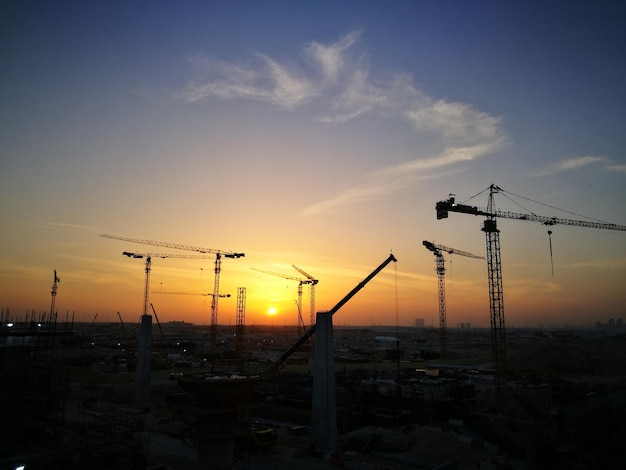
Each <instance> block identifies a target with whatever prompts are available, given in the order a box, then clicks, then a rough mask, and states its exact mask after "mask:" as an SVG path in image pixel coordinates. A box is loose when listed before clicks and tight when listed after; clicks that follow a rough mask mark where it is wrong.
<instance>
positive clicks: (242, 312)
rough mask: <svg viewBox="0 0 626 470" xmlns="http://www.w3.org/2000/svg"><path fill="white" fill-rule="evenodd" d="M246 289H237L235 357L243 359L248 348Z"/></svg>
mask: <svg viewBox="0 0 626 470" xmlns="http://www.w3.org/2000/svg"><path fill="white" fill-rule="evenodd" d="M245 337H246V288H245V287H238V288H237V325H236V326H235V357H236V358H237V359H243V353H244V349H245V346H246V340H245Z"/></svg>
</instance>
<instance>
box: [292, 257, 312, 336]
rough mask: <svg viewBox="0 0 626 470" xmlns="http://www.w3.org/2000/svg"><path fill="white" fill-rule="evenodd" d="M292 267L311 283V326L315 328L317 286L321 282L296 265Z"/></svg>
mask: <svg viewBox="0 0 626 470" xmlns="http://www.w3.org/2000/svg"><path fill="white" fill-rule="evenodd" d="M291 266H292V267H293V269H295V270H296V271H298V272H299V273H300V274H302V275H303V276H304V277H306V278H307V279H308V280H309V281H311V282H310V283H309V299H310V304H311V318H310V323H309V326H313V323H315V286H316V285H317V283H318V282H319V280H317V279H315V278H314V277H313V276H311V275H310V274H309V273H307V272H306V271H304V270H302V269H300V268H299V267H298V266H296V265H295V264H292V265H291Z"/></svg>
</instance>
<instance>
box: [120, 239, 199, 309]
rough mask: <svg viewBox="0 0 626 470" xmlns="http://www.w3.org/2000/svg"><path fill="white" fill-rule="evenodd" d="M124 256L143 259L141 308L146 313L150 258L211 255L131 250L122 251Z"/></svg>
mask: <svg viewBox="0 0 626 470" xmlns="http://www.w3.org/2000/svg"><path fill="white" fill-rule="evenodd" d="M122 254H123V255H124V256H128V257H129V258H136V259H145V260H146V263H145V273H146V278H145V282H144V290H143V310H142V312H143V313H142V314H143V315H147V314H148V303H149V302H148V300H149V297H150V271H152V258H162V259H166V258H178V259H203V258H211V256H206V255H179V254H176V253H137V252H133V251H124V252H122Z"/></svg>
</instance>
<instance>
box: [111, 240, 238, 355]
mask: <svg viewBox="0 0 626 470" xmlns="http://www.w3.org/2000/svg"><path fill="white" fill-rule="evenodd" d="M100 236H101V237H105V238H112V239H114V240H122V241H127V242H131V243H141V244H144V245H153V246H160V247H164V248H174V249H177V250H187V251H196V252H198V253H212V254H214V255H215V278H214V282H213V294H214V295H213V299H212V301H211V345H212V346H213V347H215V346H216V344H217V318H218V299H219V293H220V273H221V270H222V257H224V258H234V259H237V258H242V257H244V256H245V254H244V253H235V252H232V251H225V250H215V249H212V248H202V247H198V246H191V245H182V244H179V243H169V242H160V241H154V240H142V239H136V238H128V237H120V236H117V235H110V234H106V233H105V234H102V235H100ZM170 257H171V256H170ZM145 297H146V298H147V291H146V295H145ZM146 310H147V304H144V314H145V311H146Z"/></svg>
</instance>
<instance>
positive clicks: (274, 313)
mask: <svg viewBox="0 0 626 470" xmlns="http://www.w3.org/2000/svg"><path fill="white" fill-rule="evenodd" d="M267 314H268V315H270V316H274V315H276V308H275V307H270V308H268V309H267Z"/></svg>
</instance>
